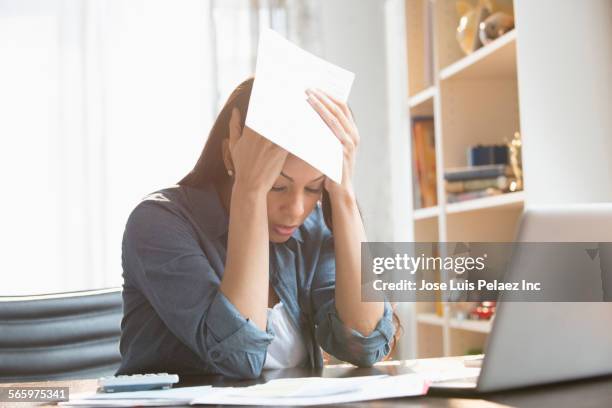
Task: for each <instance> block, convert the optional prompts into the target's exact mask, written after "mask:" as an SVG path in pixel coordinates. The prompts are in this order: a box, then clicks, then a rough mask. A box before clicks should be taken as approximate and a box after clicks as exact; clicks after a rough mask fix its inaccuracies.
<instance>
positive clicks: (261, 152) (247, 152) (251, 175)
mask: <svg viewBox="0 0 612 408" xmlns="http://www.w3.org/2000/svg"><path fill="white" fill-rule="evenodd" d="M240 123H241V117H240V111H239V110H238V109H237V108H234V109H233V110H232V117H231V119H230V123H229V150H230V154H231V158H232V163H233V166H234V188H240V189H241V190H242V191H250V192H256V193H265V194H267V193H268V191H270V189H271V188H272V186H273V185H274V182H275V181H276V179H277V178H278V176H279V174H280V172H281V170H282V169H283V166H284V164H285V159H286V158H287V151H286V150H285V149H283V148H281V147H279V146H278V145H276V144H275V143H273V142H271V141H270V140H268V139H266V138H264V137H263V136H261V135H260V134H258V133H257V132H255V131H254V130H252V129H251V128H249V127H247V126H244V128H241V126H240Z"/></svg>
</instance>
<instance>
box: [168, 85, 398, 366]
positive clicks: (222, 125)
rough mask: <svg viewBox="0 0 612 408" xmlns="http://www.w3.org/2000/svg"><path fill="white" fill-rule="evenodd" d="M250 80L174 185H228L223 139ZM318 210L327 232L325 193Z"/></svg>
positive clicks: (245, 100)
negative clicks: (189, 166)
mask: <svg viewBox="0 0 612 408" xmlns="http://www.w3.org/2000/svg"><path fill="white" fill-rule="evenodd" d="M254 81H255V78H253V77H251V78H248V79H247V80H245V81H243V82H242V83H241V84H240V85H238V86H237V87H236V89H234V91H233V92H232V93H231V95H230V96H229V98H227V101H226V102H225V105H223V108H222V109H221V112H219V115H218V116H217V119H216V120H215V123H214V124H213V127H212V129H211V130H210V133H209V135H208V140H207V141H206V144H205V145H204V149H203V150H202V154H200V158H199V159H198V161H197V163H196V165H195V167H194V168H193V170H191V171H190V172H189V173H188V174H187V175H186V176H185V177H183V178H182V179H181V181H179V182H178V184H179V185H182V186H190V187H196V188H201V187H204V186H206V185H210V184H212V185H213V186H214V187H215V189H216V190H217V191H221V189H222V187H223V186H224V185H226V184H227V183H230V182H231V178H230V176H229V175H228V174H227V171H226V169H225V164H224V163H223V151H222V146H223V140H224V139H225V138H229V122H230V118H231V114H232V110H233V109H234V108H237V109H238V111H239V112H240V118H241V119H240V120H241V127H244V122H245V120H246V115H247V110H248V108H249V100H250V98H251V91H252V90H253V82H254ZM321 207H322V210H323V218H324V220H325V224H326V225H327V227H328V228H329V230H330V231H333V226H332V213H331V201H330V197H329V194H328V193H327V191H326V190H323V194H322V197H321ZM393 323H394V325H395V328H396V330H395V335H394V336H393V344H392V348H391V351H390V352H389V354H388V355H389V356H391V355H392V354H393V351H394V350H395V348H396V346H397V341H398V339H399V337H400V332H401V330H402V325H401V323H400V320H399V317H398V316H397V314H396V313H395V311H393Z"/></svg>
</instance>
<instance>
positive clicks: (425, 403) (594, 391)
mask: <svg viewBox="0 0 612 408" xmlns="http://www.w3.org/2000/svg"><path fill="white" fill-rule="evenodd" d="M411 363H412V362H410V361H403V362H400V361H393V362H386V363H381V364H377V365H375V366H374V367H372V368H356V367H352V366H348V365H337V366H328V367H325V368H324V369H322V370H312V369H303V368H294V369H287V370H271V371H264V373H263V374H262V376H261V377H260V378H258V379H257V380H248V381H244V380H243V381H239V380H229V379H226V378H223V377H221V376H197V377H195V376H194V377H182V378H181V382H180V384H179V386H193V385H208V384H212V385H215V386H246V385H252V384H256V383H263V382H266V381H269V380H272V379H275V378H290V377H312V376H323V377H330V378H334V377H345V376H363V375H376V374H390V375H394V374H402V373H406V372H410V368H409V367H410V366H411ZM0 386H1V387H6V386H30V387H32V386H54V387H66V386H67V387H70V394H72V395H73V394H76V393H79V392H93V391H95V389H96V380H91V379H84V380H71V381H48V382H36V383H19V384H17V383H15V384H0ZM0 405H1V406H2V407H5V406H10V405H6V403H0ZM12 406H14V407H24V406H25V405H24V403H16V404H13V405H12ZM39 406H40V405H39ZM342 406H345V407H348V406H350V407H375V408H383V407H399V406H406V407H448V408H464V407H470V408H471V407H476V408H480V407H505V408H507V407H538V408H548V407H550V408H559V407H610V406H612V376H608V377H603V378H597V379H590V380H582V381H574V382H566V383H562V384H554V385H549V386H540V387H532V388H528V389H521V390H514V391H505V392H498V393H492V394H486V395H481V396H477V397H470V398H467V397H452V396H441V395H428V396H423V397H409V398H396V399H387V400H379V401H366V402H361V403H350V404H342Z"/></svg>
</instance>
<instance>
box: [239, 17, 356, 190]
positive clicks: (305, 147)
mask: <svg viewBox="0 0 612 408" xmlns="http://www.w3.org/2000/svg"><path fill="white" fill-rule="evenodd" d="M354 79H355V75H354V74H353V73H352V72H349V71H347V70H345V69H343V68H340V67H338V66H335V65H333V64H331V63H329V62H327V61H325V60H323V59H321V58H319V57H316V56H314V55H312V54H310V53H308V52H306V51H304V50H302V49H301V48H299V47H297V46H296V45H294V44H292V43H290V42H289V41H287V40H286V39H284V38H283V37H282V36H281V35H279V34H277V33H276V32H274V31H272V30H270V29H266V30H264V31H263V32H261V34H260V37H259V46H258V51H257V64H256V69H255V83H254V84H253V91H252V93H251V99H250V102H249V109H248V112H247V117H246V125H247V126H249V127H250V128H251V129H253V130H255V131H256V132H257V133H259V134H260V135H262V136H264V137H266V138H267V139H269V140H271V141H272V142H274V143H276V144H277V145H279V146H281V147H282V148H284V149H285V150H287V151H288V152H290V153H292V154H294V155H295V156H297V157H299V158H301V159H302V160H304V161H305V162H307V163H308V164H310V165H311V166H313V167H314V168H316V169H318V170H319V171H321V172H322V173H323V174H325V175H326V176H328V177H329V178H331V179H332V180H334V181H336V182H338V183H339V182H340V181H341V179H342V157H343V156H342V145H341V144H340V141H339V140H338V138H337V137H336V136H335V135H334V134H333V132H332V131H331V130H330V129H329V127H328V126H327V125H326V124H325V122H323V120H322V119H321V117H320V116H319V115H318V114H317V113H316V111H315V110H314V109H313V108H312V106H310V104H309V103H308V101H307V100H306V94H305V90H306V89H308V88H319V89H321V90H323V91H325V92H327V93H329V94H330V95H332V96H334V97H336V98H337V99H339V100H341V101H343V102H346V100H347V99H348V96H349V93H350V91H351V86H352V84H353V80H354Z"/></svg>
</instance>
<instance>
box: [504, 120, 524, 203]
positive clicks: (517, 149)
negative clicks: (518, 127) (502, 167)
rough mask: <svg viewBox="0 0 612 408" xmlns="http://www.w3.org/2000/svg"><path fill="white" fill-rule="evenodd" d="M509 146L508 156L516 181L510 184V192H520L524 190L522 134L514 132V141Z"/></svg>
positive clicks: (508, 143) (509, 142)
mask: <svg viewBox="0 0 612 408" xmlns="http://www.w3.org/2000/svg"><path fill="white" fill-rule="evenodd" d="M506 145H507V146H508V154H509V156H510V167H511V168H512V173H513V175H514V178H515V179H516V180H515V181H513V182H512V183H511V184H510V191H520V190H522V189H523V168H522V164H523V163H522V161H523V158H522V152H521V150H522V146H523V142H522V140H521V134H520V132H514V137H513V138H512V140H510V141H508V142H507V143H506Z"/></svg>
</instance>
